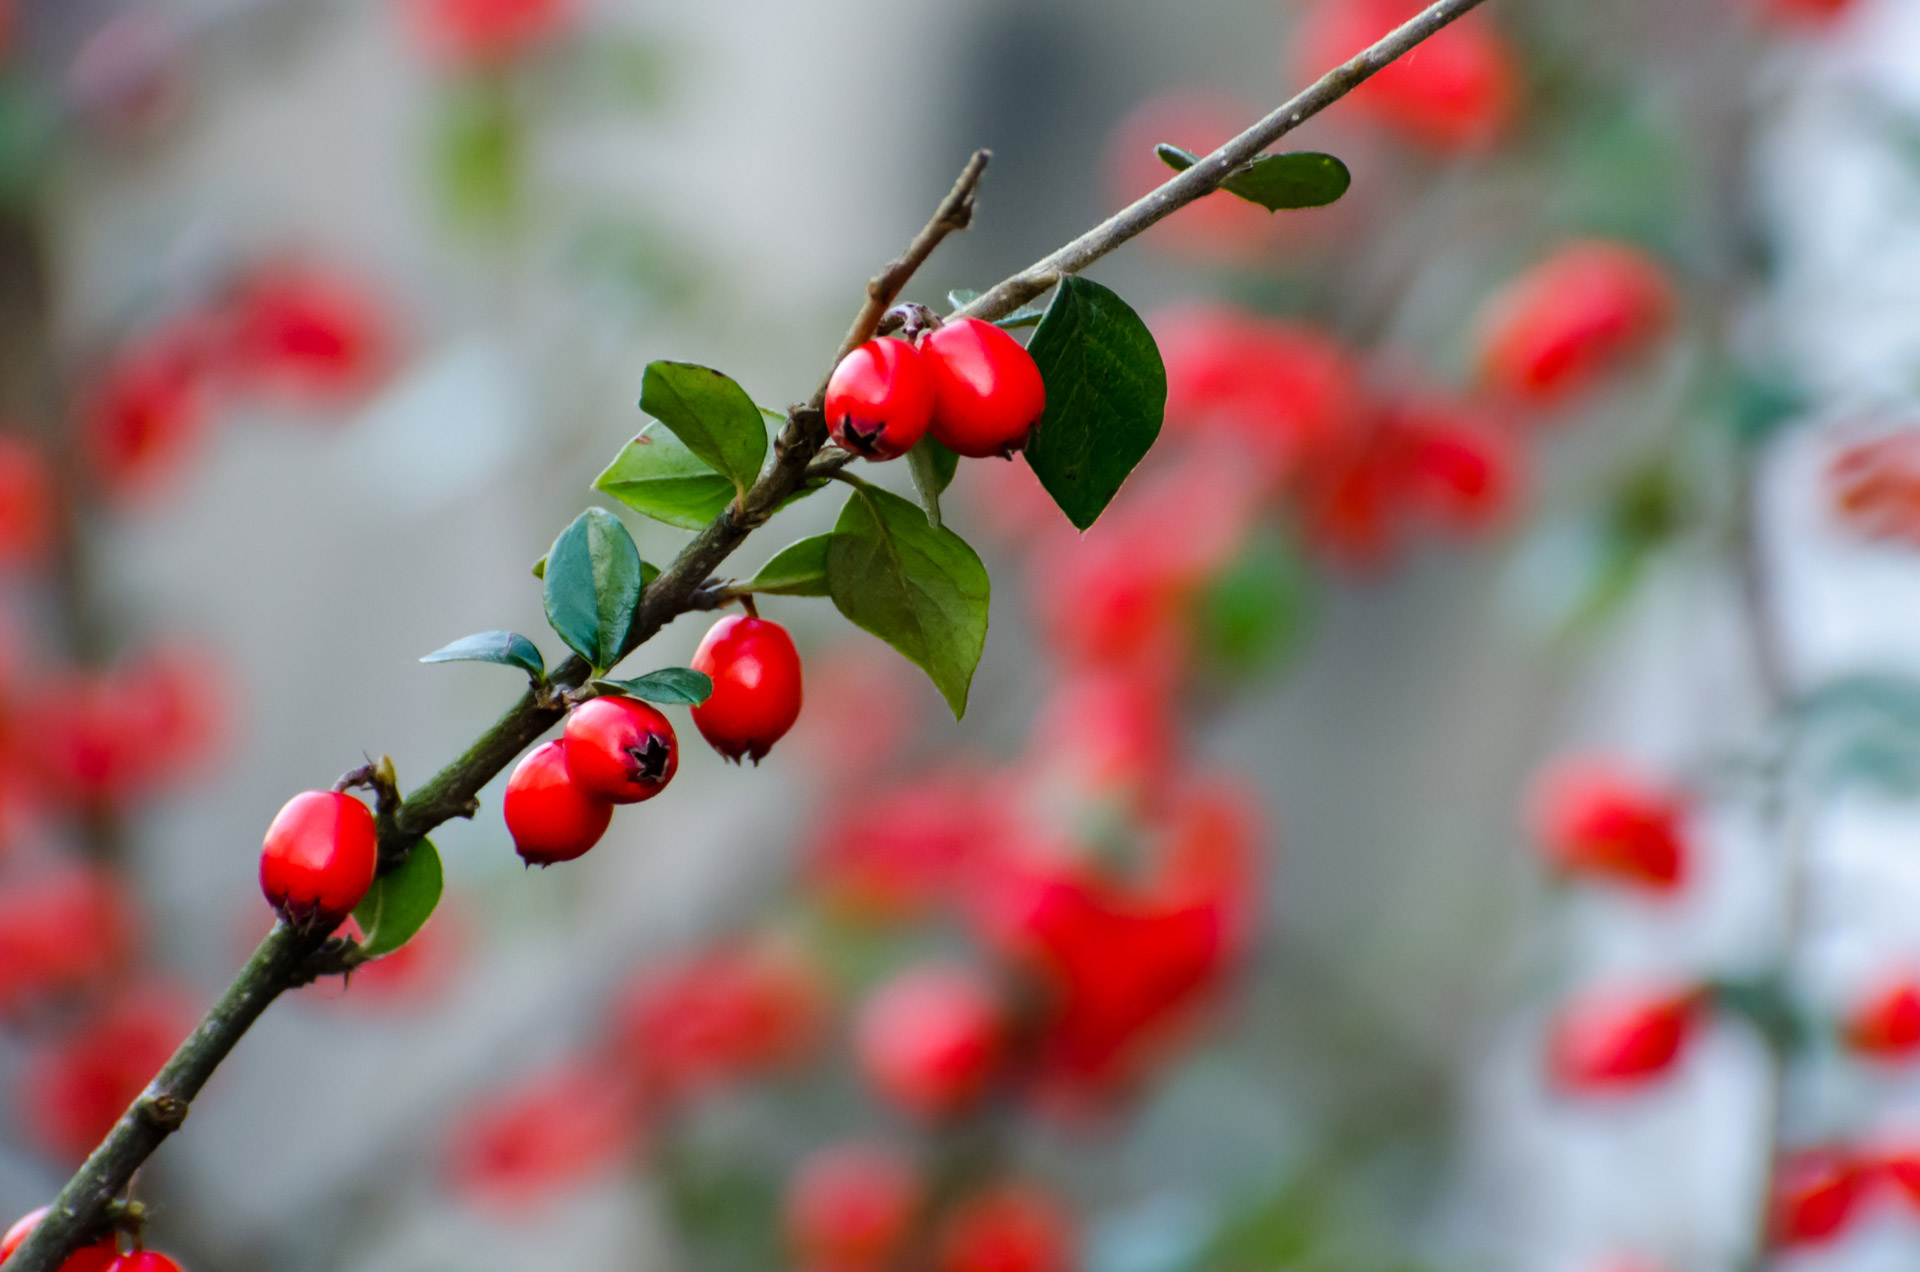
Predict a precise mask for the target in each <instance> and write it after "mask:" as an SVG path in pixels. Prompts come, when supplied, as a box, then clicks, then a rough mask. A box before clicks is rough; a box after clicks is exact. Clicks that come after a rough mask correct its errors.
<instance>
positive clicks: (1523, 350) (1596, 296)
mask: <svg viewBox="0 0 1920 1272" xmlns="http://www.w3.org/2000/svg"><path fill="white" fill-rule="evenodd" d="M1677 307H1678V300H1677V297H1676V295H1675V292H1674V287H1673V283H1672V281H1671V280H1670V279H1669V278H1668V277H1667V274H1666V271H1665V270H1663V269H1662V268H1661V267H1660V265H1659V264H1657V263H1656V262H1655V261H1654V260H1653V259H1652V258H1651V257H1649V256H1647V255H1646V254H1645V253H1644V252H1641V251H1639V250H1638V249H1636V248H1632V247H1628V246H1627V245H1625V244H1623V243H1612V242H1606V241H1602V240H1598V239H1588V240H1581V241H1578V242H1573V243H1568V244H1566V245H1564V246H1562V247H1561V248H1560V249H1559V250H1557V251H1556V252H1554V254H1553V255H1552V256H1550V257H1548V258H1547V259H1546V260H1544V261H1542V262H1540V263H1539V264H1538V265H1535V266H1534V267H1533V268H1531V269H1529V270H1527V271H1526V272H1525V273H1523V274H1521V275H1520V276H1519V277H1517V278H1515V279H1513V280H1512V281H1510V282H1509V283H1507V284H1506V286H1504V287H1503V288H1501V289H1500V290H1499V291H1498V292H1496V293H1495V294H1494V295H1493V297H1492V298H1491V299H1489V300H1488V302H1487V304H1486V306H1485V307H1484V308H1483V309H1482V311H1481V315H1480V330H1479V346H1480V368H1481V374H1482V376H1483V378H1484V379H1485V381H1486V383H1487V384H1488V385H1490V386H1491V387H1493V388H1494V389H1497V390H1499V391H1500V392H1503V393H1505V394H1507V395H1509V396H1511V397H1513V398H1516V399H1518V400H1520V401H1523V402H1527V403H1531V404H1533V405H1536V406H1551V405H1556V404H1559V403H1562V402H1564V401H1566V400H1567V399H1568V398H1571V397H1573V396H1575V395H1577V394H1579V393H1580V392H1582V391H1583V390H1585V389H1588V388H1590V387H1592V386H1593V384H1594V383H1595V382H1596V381H1598V380H1599V379H1600V378H1601V377H1603V376H1605V375H1607V374H1608V373H1610V372H1612V371H1614V370H1615V369H1617V368H1618V367H1620V366H1621V365H1622V364H1623V363H1625V362H1627V361H1628V360H1629V359H1631V358H1633V357H1635V356H1636V355H1638V354H1641V353H1643V352H1645V351H1646V350H1647V349H1648V348H1650V347H1651V346H1652V345H1653V344H1654V342H1655V341H1657V340H1658V339H1659V338H1660V337H1661V336H1663V335H1664V334H1665V333H1666V332H1667V330H1668V329H1669V328H1670V327H1671V326H1672V325H1673V321H1674V313H1675V310H1676V309H1677Z"/></svg>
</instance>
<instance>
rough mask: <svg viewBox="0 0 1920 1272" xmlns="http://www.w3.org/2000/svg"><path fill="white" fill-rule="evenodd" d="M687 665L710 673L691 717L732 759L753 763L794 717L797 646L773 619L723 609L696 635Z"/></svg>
mask: <svg viewBox="0 0 1920 1272" xmlns="http://www.w3.org/2000/svg"><path fill="white" fill-rule="evenodd" d="M693 669H694V670H695V671H699V672H705V673H706V674H707V675H708V676H710V677H712V679H713V696H712V697H710V698H708V699H707V700H706V701H705V702H703V703H701V704H700V705H699V706H697V707H695V708H694V709H693V722H694V724H696V725H698V726H699V729H700V736H702V737H704V738H705V739H706V740H707V742H708V743H709V744H710V745H712V747H713V749H714V750H716V751H718V752H720V754H722V755H724V756H726V757H727V758H728V759H730V760H732V761H733V762H734V763H736V764H737V763H739V762H740V757H741V756H743V755H745V756H749V757H751V758H752V760H753V762H754V763H756V764H758V763H759V762H760V760H761V759H762V757H764V756H765V755H766V753H767V752H768V751H769V750H771V749H772V748H773V744H774V743H775V742H778V741H779V740H780V739H781V737H782V736H784V735H785V734H786V731H787V730H788V729H790V728H792V727H793V722H794V721H795V720H797V719H799V718H800V652H799V651H798V650H796V649H795V648H794V647H793V637H791V636H789V635H787V629H786V628H784V627H782V626H780V624H778V623H772V622H768V621H767V620H766V619H764V618H755V617H753V616H751V615H746V614H729V615H728V616H727V617H725V618H723V619H721V620H720V621H719V622H717V623H715V624H714V625H713V627H712V629H711V630H709V631H708V632H707V634H706V637H705V638H704V639H703V640H701V642H700V648H699V649H697V650H695V651H694V655H693Z"/></svg>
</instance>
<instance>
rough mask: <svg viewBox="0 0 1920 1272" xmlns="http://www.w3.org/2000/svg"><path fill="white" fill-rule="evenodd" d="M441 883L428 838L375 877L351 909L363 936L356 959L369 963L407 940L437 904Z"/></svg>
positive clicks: (437, 858)
mask: <svg viewBox="0 0 1920 1272" xmlns="http://www.w3.org/2000/svg"><path fill="white" fill-rule="evenodd" d="M442 884H443V879H442V875H441V869H440V853H439V851H438V850H437V849H436V848H434V846H433V841H432V840H431V839H422V840H421V841H420V842H419V843H417V844H415V845H414V846H413V851H412V852H410V853H408V854H407V859H406V860H405V861H403V862H401V863H400V864H399V865H397V866H395V867H394V868H393V869H391V870H389V871H387V872H386V873H385V874H382V875H380V876H378V877H377V878H375V879H374V881H373V887H371V888H369V889H368V890H367V895H366V896H365V897H364V898H362V899H361V902H360V904H359V905H357V906H355V907H354V910H353V917H354V921H355V922H357V923H359V925H360V931H361V932H362V933H364V935H363V936H362V938H361V940H360V954H359V960H360V961H361V962H371V961H372V960H374V959H376V958H379V957H381V956H382V955H386V954H391V953H393V952H394V951H395V950H397V949H399V948H400V947H401V946H402V945H405V944H406V943H407V942H408V941H411V940H412V939H413V936H414V933H416V932H418V931H419V930H420V929H421V927H422V926H423V925H424V924H425V923H426V921H427V920H428V919H429V918H431V917H432V915H433V910H434V907H435V906H437V905H439V904H440V890H441V887H442Z"/></svg>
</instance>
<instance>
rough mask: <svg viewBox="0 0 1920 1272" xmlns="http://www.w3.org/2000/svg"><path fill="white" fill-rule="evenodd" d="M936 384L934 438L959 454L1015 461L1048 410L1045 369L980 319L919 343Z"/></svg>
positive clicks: (959, 322) (960, 320) (957, 324)
mask: <svg viewBox="0 0 1920 1272" xmlns="http://www.w3.org/2000/svg"><path fill="white" fill-rule="evenodd" d="M920 352H921V355H922V356H923V357H924V358H925V359H926V364H927V374H928V377H929V378H930V379H931V380H932V381H933V423H932V429H933V436H934V438H935V439H936V440H937V441H938V442H939V443H940V444H941V445H942V446H944V447H946V448H947V449H948V450H950V451H952V452H954V453H955V454H956V455H966V456H968V457H970V458H973V459H981V458H984V457H985V456H988V455H1002V456H1005V457H1007V458H1012V456H1013V453H1014V452H1015V451H1017V450H1019V449H1020V448H1021V447H1023V446H1025V445H1026V444H1027V433H1028V432H1029V431H1030V430H1031V429H1032V428H1033V426H1034V425H1035V424H1037V423H1039V421H1040V416H1041V414H1042V413H1043V412H1044V411H1045V410H1046V409H1047V386H1046V384H1045V382H1044V381H1042V380H1041V378H1040V368H1039V367H1038V366H1036V365H1034V361H1033V355H1031V354H1029V353H1028V352H1027V351H1026V349H1025V347H1024V346H1022V345H1021V343H1020V342H1019V341H1018V340H1015V339H1014V338H1013V337H1012V336H1010V335H1008V334H1007V333H1006V332H1004V331H1002V330H1001V329H1000V328H998V327H996V326H994V325H993V324H992V323H990V322H982V321H980V320H979V319H978V318H957V319H955V320H954V321H952V322H950V323H947V324H946V325H945V326H943V327H941V328H939V329H938V330H936V331H930V332H928V333H927V334H926V335H924V336H922V337H921V338H920Z"/></svg>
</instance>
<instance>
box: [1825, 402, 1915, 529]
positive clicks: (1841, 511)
mask: <svg viewBox="0 0 1920 1272" xmlns="http://www.w3.org/2000/svg"><path fill="white" fill-rule="evenodd" d="M1826 489H1827V499H1828V501H1829V502H1830V503H1831V505H1832V507H1833V511H1834V515H1835V516H1836V517H1837V518H1838V520H1839V522H1840V524H1841V525H1842V526H1844V527H1845V528H1846V529H1847V530H1848V531H1849V532H1850V533H1852V534H1854V535H1856V536H1858V537H1860V538H1863V539H1886V540H1893V541H1896V542H1900V543H1903V544H1905V545H1906V546H1908V547H1920V429H1916V428H1902V429H1898V430H1896V431H1893V432H1890V433H1884V434H1881V435H1879V436H1876V437H1869V438H1865V439H1863V440H1860V441H1855V442H1850V443H1848V444H1847V445H1845V446H1843V447H1841V448H1840V449H1839V450H1837V451H1835V452H1834V454H1833V457H1832V458H1831V459H1830V460H1829V461H1828V462H1827V469H1826Z"/></svg>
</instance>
